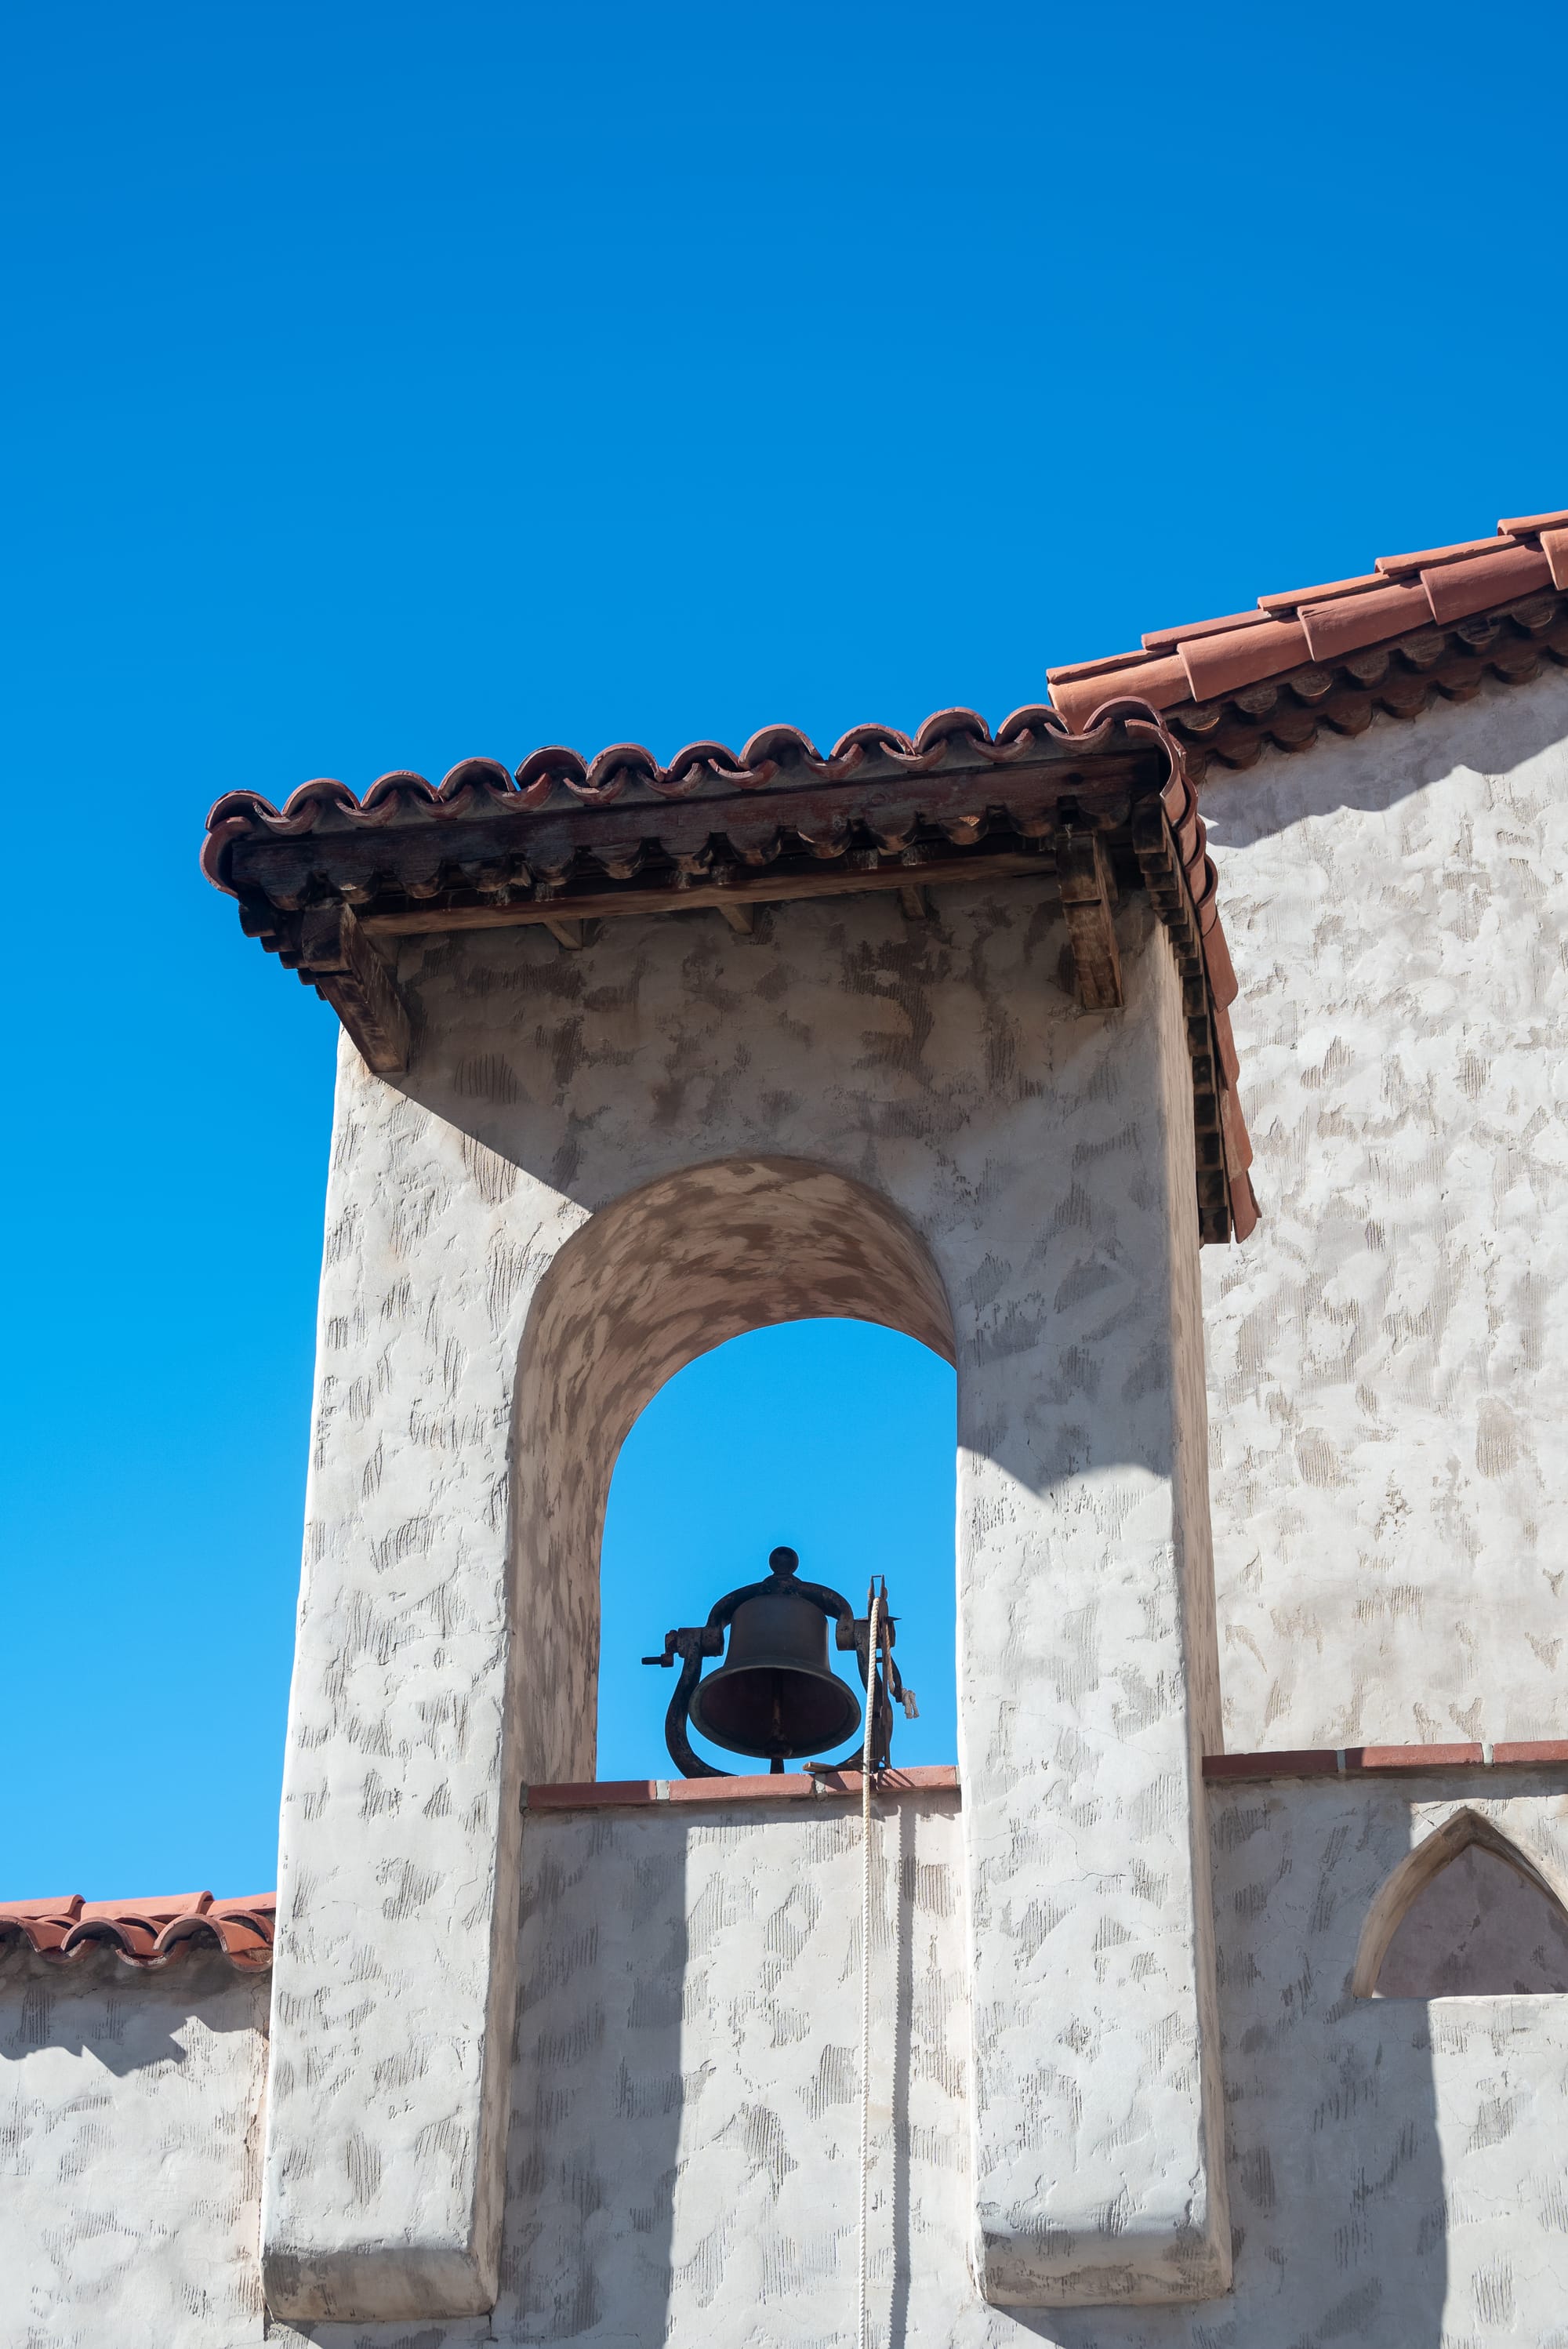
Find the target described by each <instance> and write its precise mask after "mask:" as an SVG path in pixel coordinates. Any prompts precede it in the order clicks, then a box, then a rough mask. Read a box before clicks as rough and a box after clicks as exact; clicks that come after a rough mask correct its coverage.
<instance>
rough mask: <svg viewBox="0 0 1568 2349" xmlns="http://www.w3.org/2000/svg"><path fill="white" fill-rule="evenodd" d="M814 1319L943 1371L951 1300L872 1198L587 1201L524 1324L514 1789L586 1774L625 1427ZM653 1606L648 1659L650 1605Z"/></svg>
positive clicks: (705, 1180) (710, 1178)
mask: <svg viewBox="0 0 1568 2349" xmlns="http://www.w3.org/2000/svg"><path fill="white" fill-rule="evenodd" d="M823 1318H831V1319H849V1320H859V1321H873V1322H880V1323H881V1324H882V1325H883V1326H884V1327H885V1328H888V1329H891V1330H900V1331H902V1332H903V1335H904V1336H906V1337H909V1338H913V1339H916V1340H919V1342H920V1343H921V1344H922V1345H924V1346H928V1347H929V1348H930V1349H931V1350H932V1351H933V1352H934V1353H936V1354H939V1355H941V1356H942V1358H943V1359H944V1361H948V1362H951V1361H953V1360H954V1337H953V1321H952V1316H951V1313H950V1311H949V1309H948V1303H947V1296H946V1292H945V1290H944V1287H943V1283H942V1278H941V1275H940V1274H939V1272H938V1271H937V1268H936V1266H935V1264H934V1261H933V1258H932V1257H931V1254H930V1251H929V1250H928V1248H927V1247H926V1245H925V1243H924V1241H923V1239H922V1237H920V1235H919V1234H918V1233H917V1232H916V1231H915V1230H914V1229H913V1226H911V1225H910V1224H909V1223H908V1222H906V1221H905V1219H904V1217H903V1216H902V1215H901V1214H900V1213H899V1211H898V1210H897V1209H896V1208H895V1207H894V1206H892V1203H891V1202H890V1201H889V1200H887V1199H885V1198H884V1197H882V1195H880V1194H879V1193H877V1192H875V1191H872V1190H871V1189H870V1188H869V1187H868V1186H867V1185H864V1184H862V1183H859V1182H856V1181H854V1180H853V1179H851V1177H849V1176H847V1175H843V1174H836V1173H834V1172H832V1171H831V1170H830V1169H829V1168H827V1167H823V1166H820V1165H818V1164H814V1163H812V1162H810V1161H809V1160H801V1159H793V1158H746V1159H725V1160H719V1161H716V1162H712V1163H710V1164H706V1165H702V1166H695V1167H688V1168H685V1169H683V1170H682V1171H681V1172H680V1173H678V1174H671V1175H667V1176H665V1177H662V1178H661V1179H660V1180H658V1181H656V1182H654V1183H650V1184H647V1185H644V1186H643V1187H642V1188H641V1189H640V1190H637V1191H634V1192H631V1193H629V1194H627V1195H625V1196H624V1197H623V1198H620V1199H618V1200H615V1201H614V1202H613V1203H612V1204H611V1205H610V1206H606V1207H602V1208H601V1209H600V1210H599V1211H598V1212H597V1213H596V1214H595V1215H593V1216H590V1217H589V1218H588V1220H587V1221H586V1222H585V1223H584V1224H583V1226H582V1227H581V1229H580V1230H579V1231H577V1232H576V1233H575V1234H574V1235H573V1237H572V1238H571V1239H570V1240H569V1241H567V1243H566V1245H565V1246H564V1247H562V1248H561V1249H560V1250H559V1252H558V1254H557V1255H556V1257H555V1258H554V1261H553V1262H552V1266H551V1268H550V1270H549V1272H548V1273H547V1274H546V1275H545V1277H544V1278H543V1280H542V1282H541V1283H540V1286H539V1290H538V1293H537V1295H536V1296H535V1299H534V1301H533V1305H532V1308H531V1311H530V1314H529V1318H528V1324H527V1328H526V1330H525V1331H524V1336H523V1344H522V1350H521V1365H520V1371H521V1374H520V1377H519V1381H518V1389H517V1417H516V1423H515V1431H516V1432H515V1440H514V1444H513V1495H512V1513H511V1514H512V1525H513V1528H514V1551H513V1575H514V1584H513V1589H514V1601H515V1613H514V1616H513V1620H514V1622H515V1623H516V1625H517V1627H518V1638H517V1640H516V1643H515V1645H516V1651H517V1661H516V1669H515V1671H514V1675H513V1688H514V1702H515V1704H516V1707H517V1711H516V1714H515V1723H516V1728H517V1732H518V1741H517V1750H518V1756H519V1760H520V1762H521V1775H522V1777H523V1778H524V1780H526V1781H532V1782H534V1783H536V1784H547V1783H551V1782H555V1783H560V1782H562V1781H581V1780H584V1779H591V1778H593V1776H594V1775H596V1772H595V1763H596V1751H595V1748H596V1743H597V1686H598V1663H599V1552H600V1546H601V1541H602V1537H603V1524H604V1509H605V1504H606V1501H607V1499H608V1496H609V1489H610V1478H611V1475H612V1473H613V1471H614V1465H615V1461H616V1457H617V1455H618V1454H619V1452H620V1449H621V1446H622V1444H623V1443H624V1441H625V1438H626V1435H627V1433H629V1431H630V1429H631V1427H632V1425H633V1423H634V1421H635V1420H636V1418H637V1417H638V1415H639V1413H641V1412H642V1411H643V1409H644V1407H645V1404H646V1403H647V1402H650V1400H651V1399H652V1397H653V1396H654V1395H655V1393H656V1392H658V1390H659V1389H660V1388H661V1387H662V1386H664V1385H665V1383H666V1381H668V1380H670V1379H672V1378H673V1377H674V1376H675V1375H676V1372H677V1371H680V1370H683V1369H684V1368H685V1366H686V1363H688V1362H689V1361H693V1360H694V1359H695V1357H696V1356H697V1355H698V1354H702V1353H707V1351H709V1350H711V1349H712V1348H713V1347H716V1346H719V1345H722V1344H724V1343H725V1342H726V1341H727V1340H728V1339H731V1338H737V1337H740V1336H742V1335H744V1334H745V1333H746V1332H747V1331H748V1330H758V1329H764V1328H767V1327H769V1326H770V1325H772V1324H775V1323H778V1322H783V1321H800V1320H812V1319H823ZM670 1506H671V1508H672V1509H675V1510H678V1509H679V1508H680V1507H681V1506H682V1495H681V1494H680V1492H679V1491H678V1490H672V1492H671V1495H670ZM762 1570H764V1568H758V1572H760V1571H762ZM755 1578H756V1577H755V1576H748V1575H745V1574H738V1575H737V1576H736V1578H735V1579H736V1581H738V1582H739V1581H744V1580H747V1579H755ZM713 1596H714V1597H715V1598H717V1596H718V1593H717V1591H715V1592H714V1593H713ZM857 1596H858V1594H857ZM654 1612H655V1614H657V1615H658V1616H659V1617H660V1622H659V1624H658V1625H657V1627H656V1631H655V1638H653V1639H652V1640H649V1642H648V1644H649V1646H650V1647H655V1646H656V1645H657V1643H658V1642H657V1635H658V1634H659V1633H662V1630H663V1628H664V1626H663V1613H664V1609H663V1606H662V1603H661V1602H658V1601H656V1600H655V1602H654Z"/></svg>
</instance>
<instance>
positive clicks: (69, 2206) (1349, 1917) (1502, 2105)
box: [0, 1771, 1568, 2349]
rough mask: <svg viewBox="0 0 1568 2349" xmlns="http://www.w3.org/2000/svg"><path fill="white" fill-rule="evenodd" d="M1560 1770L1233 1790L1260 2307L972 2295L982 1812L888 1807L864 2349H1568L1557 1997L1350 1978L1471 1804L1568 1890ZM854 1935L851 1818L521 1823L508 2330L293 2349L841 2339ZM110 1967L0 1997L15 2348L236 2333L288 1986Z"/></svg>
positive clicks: (1229, 1895)
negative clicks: (1402, 1991)
mask: <svg viewBox="0 0 1568 2349" xmlns="http://www.w3.org/2000/svg"><path fill="white" fill-rule="evenodd" d="M1478 1786H1481V1787H1484V1788H1485V1789H1486V1791H1484V1792H1480V1793H1478ZM1565 1789H1568V1774H1565V1773H1563V1772H1562V1771H1558V1772H1556V1773H1553V1774H1547V1773H1524V1772H1509V1773H1507V1774H1501V1773H1500V1774H1499V1775H1498V1776H1497V1777H1496V1778H1495V1779H1492V1780H1482V1779H1481V1778H1480V1774H1478V1773H1476V1772H1473V1771H1472V1772H1467V1773H1464V1774H1462V1775H1461V1774H1458V1773H1454V1774H1450V1775H1448V1776H1443V1775H1439V1774H1434V1775H1432V1776H1431V1777H1429V1778H1423V1779H1422V1780H1421V1781H1420V1782H1419V1784H1418V1785H1417V1786H1415V1787H1414V1788H1412V1786H1411V1785H1409V1784H1408V1783H1406V1782H1403V1781H1400V1780H1396V1779H1387V1780H1379V1781H1374V1782H1370V1783H1363V1784H1356V1783H1354V1782H1352V1783H1346V1782H1342V1781H1336V1780H1328V1781H1318V1782H1314V1783H1310V1784H1295V1785H1273V1786H1268V1785H1253V1786H1247V1785H1242V1786H1234V1787H1229V1788H1225V1789H1222V1790H1217V1791H1216V1792H1215V1794H1214V1795H1212V1798H1211V1835H1212V1850H1213V1860H1214V1910H1215V1918H1216V1923H1217V1928H1218V1934H1219V1943H1220V1982H1221V1988H1220V2002H1221V2018H1222V2033H1223V2061H1224V2071H1225V2083H1226V2096H1227V2114H1228V2133H1229V2138H1230V2144H1229V2168H1230V2177H1231V2195H1232V2208H1233V2223H1234V2231H1235V2242H1236V2261H1235V2283H1234V2290H1233V2292H1232V2293H1231V2294H1230V2295H1228V2296H1227V2297H1225V2298H1223V2299H1221V2300H1215V2301H1211V2302H1205V2303H1203V2304H1202V2305H1200V2306H1194V2307H1190V2308H1186V2309H1180V2308H1163V2309H1151V2308H1144V2309H1128V2310H1124V2311H1122V2312H1120V2313H1117V2312H1115V2311H1109V2310H1103V2309H1101V2310H1078V2311H1061V2312H1057V2313H1054V2314H1050V2313H1039V2312H1031V2311H1028V2310H1025V2309H999V2308H993V2307H988V2306H986V2305H985V2302H982V2301H981V2300H980V2298H979V2296H978V2294H977V2293H976V2292H975V2287H974V2283H973V2280H972V2278H971V2275H970V2272H969V2267H968V2259H967V2247H968V2225H969V2216H968V2214H969V2210H970V2207H971V2187H970V2180H969V2177H968V2174H967V2164H968V2158H969V2152H968V2147H969V2137H968V2131H967V2127H966V2105H967V2100H968V2095H969V2083H970V2076H971V2075H970V2062H969V2045H968V2038H969V2025H968V2016H967V2013H966V2007H965V1992H964V1971H965V1951H964V1927H963V1916H962V1910H963V1873H964V1871H963V1862H962V1855H961V1849H960V1816H959V1812H958V1808H957V1799H956V1798H955V1797H954V1796H952V1795H922V1796H918V1797H914V1798H904V1799H903V1800H902V1801H900V1802H899V1803H898V1804H897V1805H896V1806H888V1808H887V1811H886V1812H885V1813H884V1815H883V1816H882V1817H881V1818H880V1819H879V1822H878V1824H877V1826H876V1828H875V1830H874V1832H875V1834H876V1837H877V1889H876V1899H875V1904H874V1914H875V1920H876V1921H875V1925H874V1928H873V1932H874V1939H873V1944H872V1950H873V1958H874V1961H875V1972H874V1981H875V1985H876V1988H875V1999H876V2007H875V2016H876V2049H877V2052H876V2057H875V2071H874V2101H873V2137H874V2147H875V2150H874V2158H873V2172H872V2181H873V2186H872V2311H873V2315H874V2319H875V2331H874V2334H873V2338H874V2339H875V2341H876V2342H877V2344H878V2349H914V2344H929V2349H947V2344H953V2349H1026V2344H1030V2343H1032V2342H1046V2343H1051V2344H1057V2349H1300V2344H1313V2349H1320V2345H1321V2349H1454V2345H1455V2344H1464V2349H1503V2344H1511V2349H1513V2344H1521V2343H1523V2344H1530V2349H1568V2194H1565V2192H1564V2188H1563V2176H1562V2158H1561V2148H1562V2145H1563V2137H1564V2134H1565V2132H1568V1999H1563V1998H1495V1999H1494V1998H1486V1999H1440V2000H1437V2001H1434V2002H1430V2003H1428V2002H1420V2001H1406V2000H1401V1999H1373V2000H1357V1999H1354V1998H1352V1997H1351V1996H1350V1995H1349V1993H1348V1983H1349V1978H1350V1973H1351V1969H1352V1966H1353V1964H1354V1961H1355V1957H1356V1951H1357V1941H1358V1939H1359V1936H1360V1932H1361V1928H1362V1923H1363V1920H1364V1919H1365V1917H1366V1914H1367V1909H1368V1908H1369V1907H1370V1905H1371V1902H1372V1900H1373V1899H1374V1897H1375V1895H1376V1893H1377V1889H1378V1888H1379V1886H1380V1885H1381V1884H1382V1883H1383V1881H1384V1880H1385V1878H1387V1875H1388V1873H1389V1872H1390V1871H1391V1870H1392V1869H1393V1868H1396V1867H1397V1866H1398V1863H1399V1861H1400V1859H1401V1858H1402V1857H1404V1855H1405V1854H1406V1853H1407V1852H1408V1851H1409V1850H1410V1849H1411V1848H1412V1847H1413V1846H1414V1845H1415V1844H1417V1843H1418V1842H1419V1841H1420V1840H1421V1839H1422V1838H1423V1837H1425V1836H1426V1835H1428V1834H1429V1833H1431V1832H1433V1831H1434V1830H1435V1829H1437V1828H1438V1827H1439V1826H1442V1825H1443V1824H1444V1823H1445V1822H1446V1821H1447V1820H1449V1818H1451V1817H1452V1816H1453V1815H1454V1813H1455V1811H1456V1810H1457V1809H1459V1808H1460V1807H1461V1806H1466V1805H1469V1806H1471V1807H1472V1808H1474V1809H1476V1810H1477V1811H1478V1812H1480V1814H1481V1815H1482V1816H1484V1817H1486V1818H1487V1819H1489V1820H1490V1821H1491V1822H1492V1823H1493V1824H1494V1825H1495V1826H1497V1827H1498V1828H1499V1829H1501V1832H1503V1833H1504V1834H1507V1835H1509V1836H1511V1837H1512V1838H1513V1839H1514V1840H1515V1841H1516V1842H1517V1843H1518V1845H1519V1847H1520V1848H1521V1849H1522V1851H1523V1852H1524V1853H1525V1854H1526V1856H1527V1857H1529V1858H1530V1859H1531V1860H1532V1863H1533V1864H1534V1865H1535V1866H1536V1867H1538V1868H1541V1869H1542V1872H1543V1873H1545V1874H1546V1875H1547V1876H1548V1877H1549V1878H1550V1879H1551V1880H1552V1881H1553V1882H1554V1883H1555V1885H1556V1886H1557V1888H1558V1889H1559V1890H1560V1891H1561V1890H1563V1889H1568V1791H1565ZM859 1913H860V1902H859V1864H858V1818H857V1815H856V1812H855V1809H854V1806H852V1805H850V1804H846V1803H843V1802H841V1801H838V1802H823V1803H820V1804H819V1805H817V1806H812V1807H810V1809H805V1808H804V1807H803V1808H802V1809H801V1810H799V1811H796V1810H793V1809H791V1810H790V1811H789V1813H788V1814H784V1813H782V1812H773V1811H772V1810H771V1809H770V1808H769V1806H759V1805H756V1804H751V1805H746V1804H735V1805H732V1806H717V1807H716V1808H713V1809H709V1808H707V1807H706V1806H705V1807H703V1808H701V1809H699V1810H696V1811H693V1810H687V1809H686V1808H684V1806H683V1807H676V1806H668V1805H659V1806H654V1807H651V1808H650V1809H647V1810H645V1811H641V1812H637V1813H627V1812H618V1813H615V1812H608V1813H606V1812H600V1813H579V1814H533V1815H531V1816H530V1818H529V1819H528V1821H527V1823H526V1825H525V1828H524V1835H523V1922H522V1929H521V1959H520V1982H521V1996H520V2001H519V2008H518V2014H517V2020H516V2026H515V2033H514V2036H513V2045H512V2050H511V2054H512V2068H511V2097H510V2102H511V2132H510V2142H509V2153H508V2171H507V2201H506V2216H505V2227H504V2238H503V2249H502V2257H501V2287H500V2302H499V2304H498V2306H497V2308H496V2310H495V2312H494V2314H493V2317H490V2316H484V2317H479V2318H475V2319H471V2320H466V2321H462V2322H458V2323H421V2324H418V2325H409V2324H407V2323H402V2324H366V2323H358V2324H352V2325H347V2324H344V2325H339V2324H324V2325H314V2326H309V2327H295V2326H291V2325H289V2324H287V2323H281V2324H280V2323H273V2325H272V2327H271V2330H270V2333H268V2336H267V2337H268V2338H269V2339H270V2340H271V2341H273V2342H283V2341H289V2342H300V2343H304V2342H307V2341H308V2342H310V2343H312V2344H315V2349H480V2344H492V2343H497V2342H500V2343H513V2344H542V2343H552V2344H581V2349H589V2344H592V2345H593V2349H690V2344H694V2343H701V2344H704V2349H707V2344H712V2349H851V2344H852V2343H853V2339H854V2316H855V2241H856V2238H855V2205H856V2152H857V2130H858V2114H857V2106H856V2102H855V2097H856V2075H857V2058H856V2054H855V2050H856V2048H857V2046H858V2037H859V1999H860V1967H859ZM94 1962H95V1963H98V1964H101V1965H102V1967H103V1968H104V1971H103V1973H102V1974H101V1977H99V1978H98V1979H95V1980H92V1981H81V1980H78V1979H77V1977H74V1976H73V1977H72V1978H71V1986H70V1988H69V1989H68V1991H67V1990H66V1989H64V1988H57V1987H55V1982H46V1970H45V1969H44V1968H43V1967H41V1966H39V1965H29V1964H26V1963H25V1962H24V1963H21V1964H18V1963H16V1962H15V1961H13V1962H12V1963H11V1964H8V1965H7V1967H6V1968H5V1972H4V1973H3V1974H0V2145H3V2147H4V2156H3V2158H4V2163H5V2172H4V2175H5V2190H4V2192H3V2193H0V2337H3V2338H4V2339H5V2341H6V2342H7V2344H10V2343H12V2342H15V2343H16V2344H18V2349H67V2344H69V2349H77V2344H80V2349H98V2344H100V2343H103V2342H107V2341H111V2340H112V2341H114V2342H117V2343H119V2342H124V2343H125V2344H128V2349H129V2344H141V2343H143V2342H145V2343H148V2344H151V2343H154V2342H156V2343H157V2344H158V2349H250V2344H253V2343H259V2342H260V2340H261V2339H262V2337H263V2330H262V2319H261V2314H260V2312H259V2309H258V2308H257V2305H256V2301H255V2292H256V2269H255V2241H256V2230H257V2226H258V2222H259V2207H258V2199H257V2194H256V2188H255V2181H254V2166H253V2160H252V2161H250V2163H249V2166H247V2165H248V2155H247V2148H248V2147H253V2145H254V2141H255V2132H256V2122H257V2117H258V2099H259V2092H260V2054H261V2044H260V2037H259V2033H258V2031H257V2029H256V2006H257V2002H258V2001H259V2000H260V1999H261V1998H263V1997H264V1986H263V1985H259V1984H256V1983H240V1984H236V1983H234V1982H233V1981H232V1978H231V1979H230V1980H229V1981H228V1982H224V1983H222V1985H221V1986H220V1987H216V1988H214V1989H213V1990H212V1991H211V1992H207V1991H205V1990H203V1989H202V1988H201V1985H200V1984H199V1983H198V1982H196V1979H195V1977H194V1975H193V1973H187V1974H184V1975H171V1976H169V1977H166V1978H164V1979H162V1980H160V1981H151V1982H150V1981H148V1980H146V1979H145V1978H141V1979H132V1980H130V1981H129V1982H126V1981H124V1980H123V1979H122V1980H120V1981H117V1980H116V1979H115V1976H114V1974H113V1972H112V1971H108V1969H109V1968H111V1967H112V1963H113V1961H108V1960H106V1961H94ZM56 1980H57V1978H56ZM41 1990H44V1991H46V1992H47V1994H48V2002H47V2003H46V2004H41V2003H40V1992H41ZM193 1991H194V1992H196V1993H197V1995H195V1996H194V1997H192V1992H193ZM1069 2027H1070V2026H1069Z"/></svg>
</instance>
